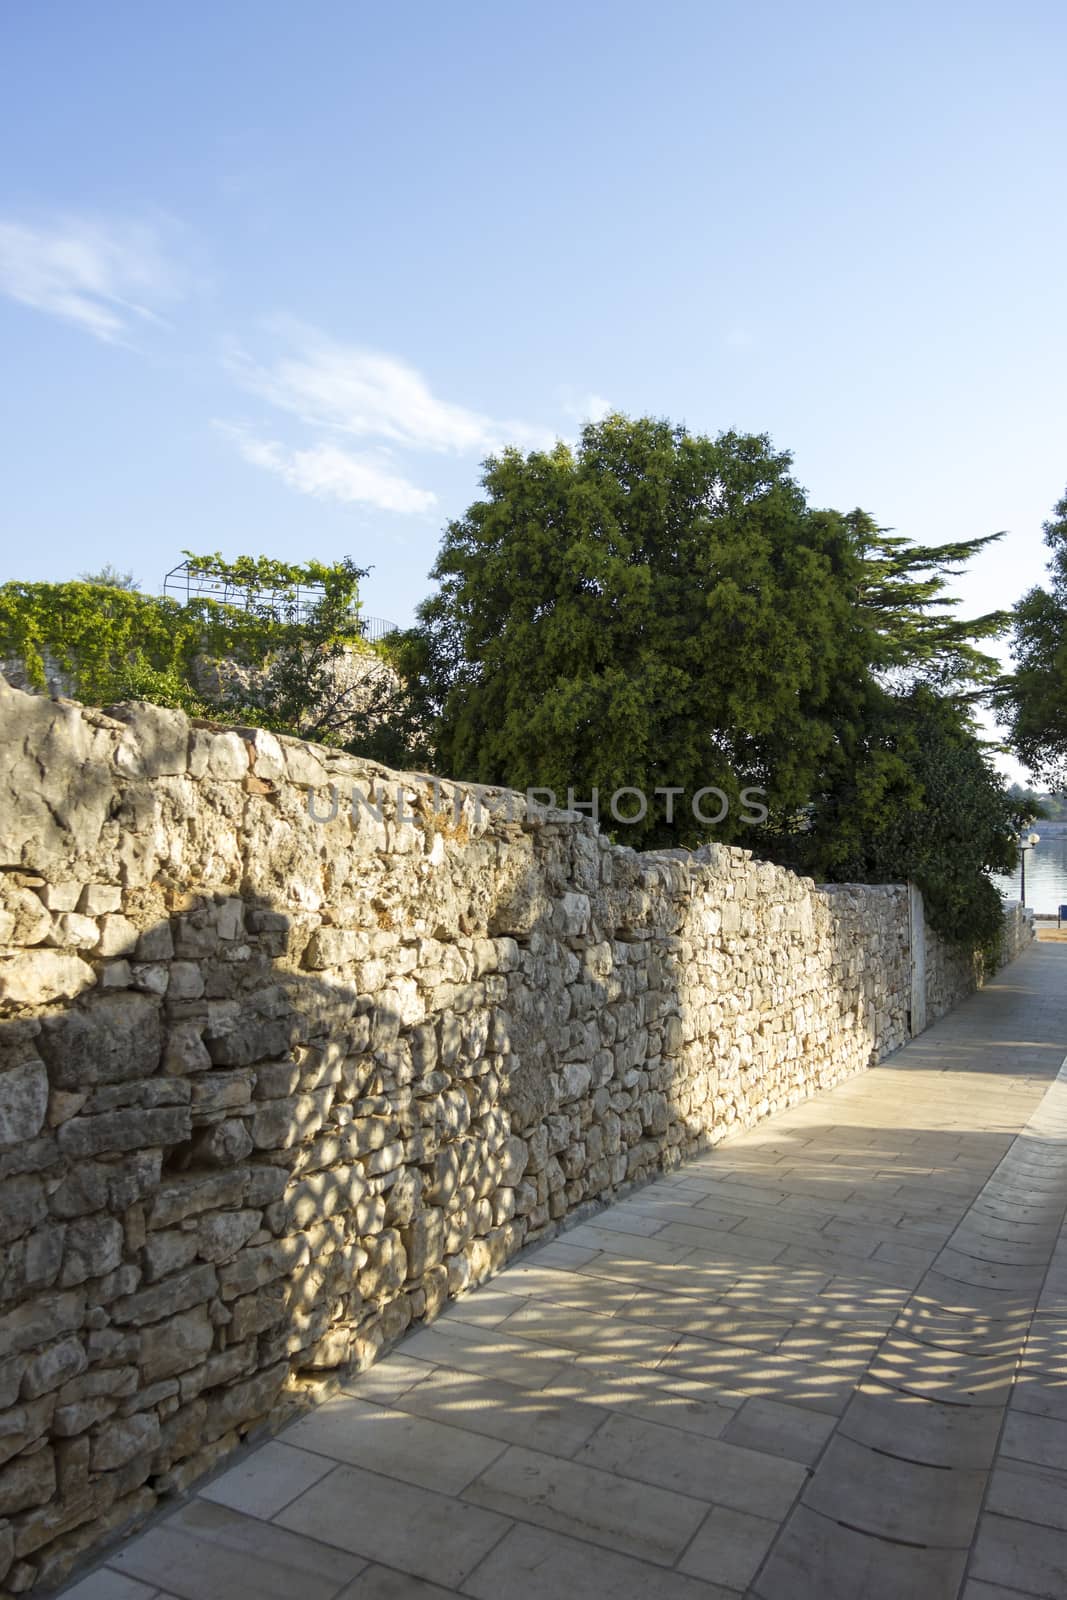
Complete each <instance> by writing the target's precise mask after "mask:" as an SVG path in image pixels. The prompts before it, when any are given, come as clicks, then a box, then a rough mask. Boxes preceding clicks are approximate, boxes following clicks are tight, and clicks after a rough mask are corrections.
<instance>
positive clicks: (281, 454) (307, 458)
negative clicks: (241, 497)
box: [216, 422, 437, 512]
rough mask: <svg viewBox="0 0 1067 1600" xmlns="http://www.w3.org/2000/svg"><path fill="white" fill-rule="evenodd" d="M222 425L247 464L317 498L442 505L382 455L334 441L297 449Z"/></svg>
mask: <svg viewBox="0 0 1067 1600" xmlns="http://www.w3.org/2000/svg"><path fill="white" fill-rule="evenodd" d="M216 427H217V428H218V429H219V431H220V432H221V433H223V434H225V435H226V436H227V437H228V438H230V439H232V441H233V442H234V444H236V446H237V448H238V450H239V451H240V452H241V455H242V456H243V457H244V459H245V460H246V461H248V462H251V464H252V465H253V466H256V467H263V468H265V469H266V470H267V471H268V472H273V473H274V474H275V475H276V476H277V477H279V478H281V480H282V482H283V483H286V484H288V485H289V487H290V488H291V489H297V490H299V491H300V493H301V494H310V495H313V496H314V497H315V498H316V499H317V500H342V501H345V502H348V503H358V504H363V505H371V506H376V507H378V509H379V510H381V511H401V512H425V511H430V510H432V508H433V507H434V506H435V505H436V504H437V496H436V495H435V494H433V493H432V492H431V491H430V490H429V489H420V488H418V487H417V486H416V485H415V484H413V483H409V482H408V480H407V479H406V478H402V477H400V476H399V475H398V474H397V473H395V472H392V471H391V470H390V469H389V466H388V463H387V462H386V461H385V460H383V459H382V456H381V454H380V453H379V454H377V455H375V454H373V453H371V452H366V453H364V454H361V455H353V454H351V453H350V452H349V451H347V450H342V449H341V448H340V447H339V446H338V445H336V444H332V443H329V442H322V443H319V444H313V445H309V446H308V447H307V448H306V449H303V450H299V449H291V448H290V447H289V446H287V445H283V444H280V443H279V442H278V441H277V440H274V439H260V438H257V437H256V436H255V435H254V434H253V433H251V432H249V431H248V429H246V428H237V427H234V426H233V425H232V424H229V423H221V422H220V423H216Z"/></svg>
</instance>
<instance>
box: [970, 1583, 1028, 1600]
mask: <svg viewBox="0 0 1067 1600" xmlns="http://www.w3.org/2000/svg"><path fill="white" fill-rule="evenodd" d="M960 1600H1026V1597H1025V1596H1024V1595H1023V1592H1022V1590H1021V1589H1005V1588H1004V1587H1003V1586H1002V1585H1001V1584H999V1583H979V1582H977V1581H976V1580H975V1579H974V1578H971V1579H970V1580H969V1581H968V1582H967V1583H965V1584H964V1586H963V1594H962V1595H961V1596H960Z"/></svg>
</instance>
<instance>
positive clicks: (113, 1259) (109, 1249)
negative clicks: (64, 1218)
mask: <svg viewBox="0 0 1067 1600" xmlns="http://www.w3.org/2000/svg"><path fill="white" fill-rule="evenodd" d="M123 1239H124V1235H123V1229H122V1224H121V1222H119V1221H118V1220H117V1218H115V1217H85V1218H81V1219H79V1220H78V1221H75V1222H71V1223H70V1224H69V1225H68V1227H67V1233H66V1248H65V1250H64V1253H63V1274H62V1283H63V1286H64V1288H69V1287H72V1286H73V1285H74V1284H78V1283H84V1282H85V1280H86V1278H99V1277H102V1276H103V1275H104V1273H105V1272H110V1271H111V1270H112V1269H113V1268H114V1267H117V1266H118V1264H119V1262H120V1261H121V1260H122V1247H123Z"/></svg>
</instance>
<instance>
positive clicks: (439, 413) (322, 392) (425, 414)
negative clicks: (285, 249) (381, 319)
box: [230, 327, 555, 454]
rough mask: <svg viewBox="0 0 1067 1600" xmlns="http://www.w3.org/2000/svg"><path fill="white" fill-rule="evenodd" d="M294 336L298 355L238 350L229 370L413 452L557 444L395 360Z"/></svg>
mask: <svg viewBox="0 0 1067 1600" xmlns="http://www.w3.org/2000/svg"><path fill="white" fill-rule="evenodd" d="M288 331H289V332H290V335H291V337H292V339H293V342H294V343H295V344H296V345H297V349H296V350H295V352H294V353H293V354H291V355H288V356H283V357H281V358H280V359H278V360H277V361H276V362H275V363H274V364H273V365H271V366H260V365H258V364H257V363H255V362H254V361H252V360H250V359H249V357H247V356H246V355H245V354H244V353H243V352H240V351H235V352H233V353H232V354H231V359H230V365H231V369H232V370H233V371H234V372H235V373H236V375H237V376H238V377H239V378H240V379H241V381H242V382H243V383H244V384H245V386H246V387H247V388H249V389H251V390H252V391H253V392H255V393H256V394H259V395H260V396H262V397H263V398H264V399H266V400H269V401H270V402H271V404H272V405H275V406H278V407H279V408H280V409H281V410H283V411H288V412H290V413H291V414H292V415H294V416H297V417H299V418H300V419H301V420H302V421H303V422H305V423H309V424H311V425H313V426H316V427H326V428H333V429H336V430H338V431H339V432H341V433H348V434H353V435H355V436H356V437H360V438H371V439H383V440H387V441H388V442H389V443H391V444H396V445H401V446H404V447H407V448H409V449H414V450H429V451H453V452H456V453H458V454H477V453H479V452H483V451H492V450H497V449H500V448H501V447H502V446H504V445H508V444H514V445H519V446H520V447H522V448H525V449H551V447H552V445H553V444H554V443H555V435H554V434H553V433H552V432H551V431H550V430H548V429H545V428H538V427H535V426H531V425H530V424H528V423H524V422H517V421H503V422H497V421H495V420H494V419H493V418H491V417H488V416H485V415H484V414H483V413H481V412H478V411H470V410H468V409H467V408H466V407H465V406H461V405H456V404H454V403H453V402H452V401H448V400H442V399H441V398H440V397H439V396H437V395H435V394H434V393H433V391H432V390H431V388H430V386H429V384H428V383H427V382H426V379H425V378H424V377H423V376H422V374H421V373H420V372H418V371H417V370H416V369H415V368H414V367H412V366H409V365H408V363H407V362H405V361H401V360H399V359H398V358H397V357H396V356H390V355H385V354H382V353H381V352H377V351H373V350H366V349H362V348H359V347H356V346H352V345H341V344H337V343H335V342H333V341H332V340H330V339H328V338H327V337H326V336H325V335H323V334H321V333H318V332H316V331H315V330H314V329H310V328H305V327H295V328H290V329H289V330H288Z"/></svg>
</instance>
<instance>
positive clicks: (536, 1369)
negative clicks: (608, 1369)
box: [386, 1322, 574, 1388]
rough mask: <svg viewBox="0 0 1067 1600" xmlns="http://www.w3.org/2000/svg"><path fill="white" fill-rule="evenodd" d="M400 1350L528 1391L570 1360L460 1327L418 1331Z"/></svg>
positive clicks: (555, 1351) (569, 1353)
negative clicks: (513, 1384) (527, 1388)
mask: <svg viewBox="0 0 1067 1600" xmlns="http://www.w3.org/2000/svg"><path fill="white" fill-rule="evenodd" d="M403 1350H404V1354H405V1355H406V1356H411V1357H414V1358H415V1359H417V1360H420V1361H430V1362H433V1363H435V1364H437V1365H439V1366H443V1367H454V1368H456V1369H457V1370H458V1371H460V1372H473V1373H475V1374H476V1375H477V1376H478V1377H486V1378H500V1379H502V1380H503V1381H504V1382H505V1383H517V1384H519V1385H520V1386H523V1385H529V1386H530V1387H531V1388H535V1387H540V1385H541V1384H544V1383H550V1382H551V1380H552V1379H553V1378H554V1377H555V1376H556V1375H557V1371H558V1368H559V1367H560V1366H562V1365H568V1364H569V1363H570V1362H571V1361H573V1359H574V1351H573V1350H565V1349H562V1348H558V1347H553V1346H551V1345H547V1344H541V1343H539V1342H535V1341H534V1340H532V1339H517V1338H515V1337H514V1335H511V1336H508V1335H505V1334H502V1333H501V1332H500V1331H499V1330H498V1329H496V1328H472V1327H470V1326H469V1325H465V1324H462V1323H452V1324H451V1325H449V1324H448V1323H442V1322H435V1323H434V1325H433V1327H432V1328H421V1329H420V1330H419V1331H418V1332H417V1333H414V1334H410V1335H409V1336H408V1338H407V1339H405V1340H404V1346H403ZM386 1359H387V1360H388V1359H390V1358H389V1357H387V1358H386ZM535 1373H537V1378H536V1379H535Z"/></svg>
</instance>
